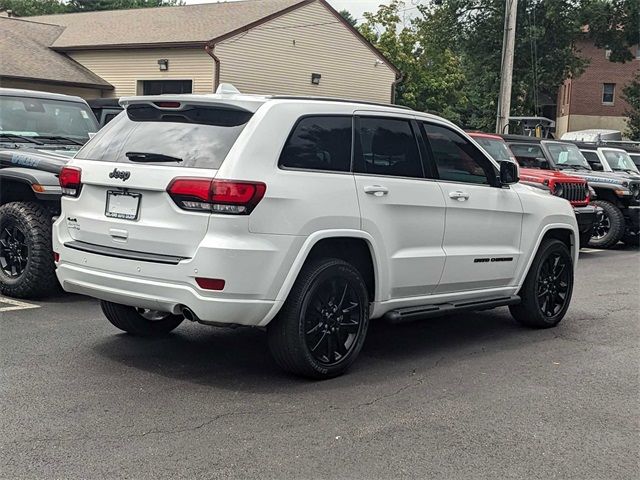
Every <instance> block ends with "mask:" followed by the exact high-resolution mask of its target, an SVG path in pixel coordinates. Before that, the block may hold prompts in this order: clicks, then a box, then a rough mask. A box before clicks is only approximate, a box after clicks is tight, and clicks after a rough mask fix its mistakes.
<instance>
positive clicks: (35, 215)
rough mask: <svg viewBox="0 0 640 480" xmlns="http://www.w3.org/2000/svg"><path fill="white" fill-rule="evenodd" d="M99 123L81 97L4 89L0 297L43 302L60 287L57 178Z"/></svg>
mask: <svg viewBox="0 0 640 480" xmlns="http://www.w3.org/2000/svg"><path fill="white" fill-rule="evenodd" d="M97 130H98V122H97V121H96V118H95V116H94V114H93V112H92V111H91V109H90V108H89V106H88V105H87V103H86V102H85V101H84V100H82V99H81V98H79V97H70V96H67V95H59V94H52V93H45V92H34V91H29V90H14V89H9V88H0V293H1V294H4V295H7V296H11V297H18V298H30V297H41V296H44V295H47V294H50V293H52V292H53V291H55V290H56V289H57V288H58V281H57V280H56V277H55V268H54V262H53V252H52V249H51V225H52V223H53V220H54V218H55V217H57V216H58V215H59V214H60V196H61V189H60V186H59V183H58V174H59V173H60V170H61V169H62V167H63V166H64V165H65V164H66V163H67V161H68V159H69V158H71V157H72V156H73V155H74V154H75V153H76V152H77V151H78V150H79V149H80V147H82V145H84V143H85V142H86V141H87V140H89V133H92V132H96V131H97Z"/></svg>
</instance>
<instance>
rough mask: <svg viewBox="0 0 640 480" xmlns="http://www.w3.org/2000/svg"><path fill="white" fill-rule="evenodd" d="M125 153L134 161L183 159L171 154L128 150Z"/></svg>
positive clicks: (178, 160)
mask: <svg viewBox="0 0 640 480" xmlns="http://www.w3.org/2000/svg"><path fill="white" fill-rule="evenodd" d="M125 155H126V156H127V158H128V159H129V160H131V161H132V162H181V161H182V159H181V158H178V157H172V156H170V155H163V154H161V153H148V152H127V153H125Z"/></svg>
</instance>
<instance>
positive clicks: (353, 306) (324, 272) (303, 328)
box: [267, 258, 369, 379]
mask: <svg viewBox="0 0 640 480" xmlns="http://www.w3.org/2000/svg"><path fill="white" fill-rule="evenodd" d="M368 326H369V293H368V290H367V286H366V284H365V282H364V279H363V276H362V274H361V273H360V271H359V270H358V269H357V268H355V267H354V266H353V265H351V264H350V263H348V262H345V261H344V260H341V259H337V258H317V259H313V260H310V261H308V262H307V263H306V264H305V265H304V267H303V268H302V271H301V272H300V274H299V275H298V278H297V279H296V282H295V283H294V285H293V288H292V289H291V291H290V292H289V295H288V297H287V300H286V301H285V302H284V305H283V306H282V308H281V309H280V311H279V312H278V315H277V316H276V318H274V319H273V320H272V321H271V323H269V325H268V326H267V338H268V341H269V350H270V351H271V355H272V356H273V358H274V360H275V361H276V363H277V364H278V365H279V366H280V367H281V368H283V369H284V370H287V371H288V372H291V373H295V374H297V375H301V376H304V377H308V378H315V379H327V378H333V377H336V376H338V375H341V374H342V373H344V372H345V371H346V370H347V369H348V368H349V367H350V366H351V365H352V364H353V362H354V361H355V360H356V358H357V357H358V354H359V353H360V350H362V345H363V344H364V340H365V338H366V335H367V329H368Z"/></svg>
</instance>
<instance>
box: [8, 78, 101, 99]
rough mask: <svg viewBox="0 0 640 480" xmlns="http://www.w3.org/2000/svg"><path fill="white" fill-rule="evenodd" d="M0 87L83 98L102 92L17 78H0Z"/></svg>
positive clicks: (99, 95)
mask: <svg viewBox="0 0 640 480" xmlns="http://www.w3.org/2000/svg"><path fill="white" fill-rule="evenodd" d="M0 87H4V88H22V89H24V90H36V91H38V92H52V93H62V94H64V95H74V96H76V97H82V98H84V99H90V98H100V97H101V96H102V92H101V91H100V90H98V89H95V88H84V87H72V86H68V85H59V84H57V83H47V82H45V81H42V82H39V81H32V80H21V79H17V78H0Z"/></svg>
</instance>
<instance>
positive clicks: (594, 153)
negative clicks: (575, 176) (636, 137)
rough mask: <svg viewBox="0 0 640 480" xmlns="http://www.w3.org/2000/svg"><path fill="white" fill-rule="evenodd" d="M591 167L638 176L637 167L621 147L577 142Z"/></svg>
mask: <svg viewBox="0 0 640 480" xmlns="http://www.w3.org/2000/svg"><path fill="white" fill-rule="evenodd" d="M576 145H577V147H578V148H579V149H580V151H581V152H582V155H584V158H586V159H587V162H589V165H590V166H591V168H592V169H594V170H597V171H601V172H618V173H623V174H629V175H631V176H632V177H637V178H640V172H638V167H636V164H635V163H633V160H632V159H631V157H630V156H629V154H628V153H627V152H626V151H625V150H623V149H622V148H614V147H599V146H596V145H594V144H585V143H577V142H576Z"/></svg>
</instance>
